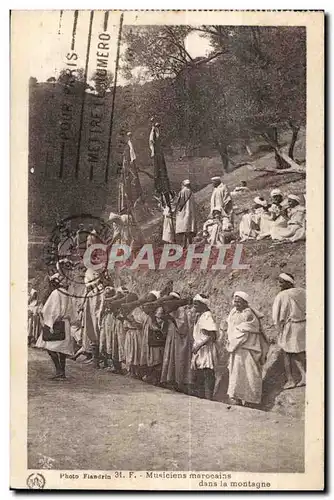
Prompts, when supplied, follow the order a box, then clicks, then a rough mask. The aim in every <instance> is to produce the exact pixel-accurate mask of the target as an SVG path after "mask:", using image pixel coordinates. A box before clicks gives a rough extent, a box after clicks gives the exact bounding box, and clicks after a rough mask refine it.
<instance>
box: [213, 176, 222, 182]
mask: <svg viewBox="0 0 334 500" xmlns="http://www.w3.org/2000/svg"><path fill="white" fill-rule="evenodd" d="M211 181H212V182H215V181H217V182H218V181H219V182H221V181H222V180H221V178H220V177H218V175H216V176H215V177H211Z"/></svg>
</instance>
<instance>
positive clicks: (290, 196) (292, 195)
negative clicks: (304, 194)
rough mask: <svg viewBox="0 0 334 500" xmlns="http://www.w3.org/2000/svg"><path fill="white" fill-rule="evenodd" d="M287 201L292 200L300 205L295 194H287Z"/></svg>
mask: <svg viewBox="0 0 334 500" xmlns="http://www.w3.org/2000/svg"><path fill="white" fill-rule="evenodd" d="M288 199H289V200H294V201H297V202H298V203H300V198H299V196H297V195H295V194H289V195H288Z"/></svg>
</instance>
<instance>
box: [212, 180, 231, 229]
mask: <svg viewBox="0 0 334 500" xmlns="http://www.w3.org/2000/svg"><path fill="white" fill-rule="evenodd" d="M211 182H212V184H213V191H212V195H211V200H210V214H212V213H213V211H214V210H219V211H220V212H221V214H222V216H223V217H227V218H228V219H229V221H230V223H231V224H233V202H232V198H231V195H230V192H229V190H228V188H227V186H226V185H225V184H223V182H222V180H221V178H220V177H218V176H216V177H212V178H211Z"/></svg>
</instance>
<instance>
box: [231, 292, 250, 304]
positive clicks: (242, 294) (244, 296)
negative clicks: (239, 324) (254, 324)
mask: <svg viewBox="0 0 334 500" xmlns="http://www.w3.org/2000/svg"><path fill="white" fill-rule="evenodd" d="M234 297H240V298H241V299H243V300H244V301H245V302H247V304H248V303H249V295H248V293H246V292H234Z"/></svg>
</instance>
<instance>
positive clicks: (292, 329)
mask: <svg viewBox="0 0 334 500" xmlns="http://www.w3.org/2000/svg"><path fill="white" fill-rule="evenodd" d="M278 281H279V286H280V288H281V291H280V292H279V293H278V295H276V298H275V300H274V304H273V320H274V323H275V325H277V326H278V330H279V333H278V342H277V343H278V345H279V347H280V348H281V349H282V350H283V354H284V368H285V374H286V378H287V382H286V384H285V386H284V389H292V388H293V387H302V386H304V385H305V384H306V370H305V358H306V356H305V351H306V339H305V334H306V292H305V290H304V288H297V287H296V286H295V280H294V277H293V276H292V275H291V274H289V273H282V274H280V275H279V277H278ZM293 363H294V364H295V366H296V368H297V370H298V371H299V373H300V376H301V378H300V380H299V382H298V383H296V382H295V381H294V379H293V376H292V364H293Z"/></svg>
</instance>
